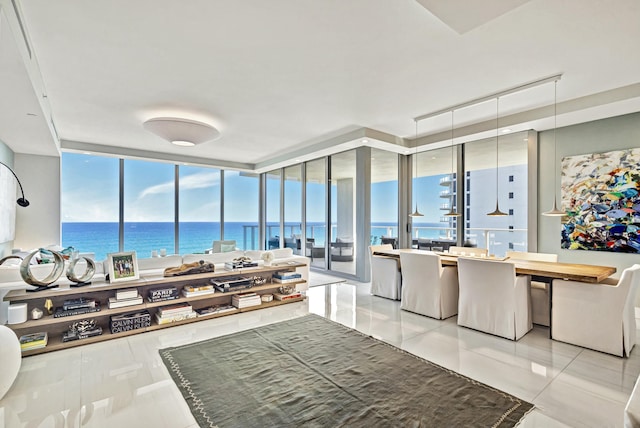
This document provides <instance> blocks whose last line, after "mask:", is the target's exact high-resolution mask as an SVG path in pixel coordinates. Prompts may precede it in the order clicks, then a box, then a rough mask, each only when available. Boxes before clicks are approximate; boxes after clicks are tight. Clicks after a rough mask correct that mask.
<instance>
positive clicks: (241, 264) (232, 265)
mask: <svg viewBox="0 0 640 428" xmlns="http://www.w3.org/2000/svg"><path fill="white" fill-rule="evenodd" d="M257 266H258V262H255V261H252V260H243V261H230V262H225V264H224V268H225V269H226V270H234V269H243V268H250V267H257Z"/></svg>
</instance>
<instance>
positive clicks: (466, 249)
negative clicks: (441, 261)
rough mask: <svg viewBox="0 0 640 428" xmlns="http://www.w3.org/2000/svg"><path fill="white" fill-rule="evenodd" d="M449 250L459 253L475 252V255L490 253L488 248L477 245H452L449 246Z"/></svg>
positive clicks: (468, 253)
mask: <svg viewBox="0 0 640 428" xmlns="http://www.w3.org/2000/svg"><path fill="white" fill-rule="evenodd" d="M449 252H450V253H458V254H462V253H464V254H467V255H470V254H473V255H475V256H481V255H483V254H484V255H485V256H486V255H487V254H488V253H489V250H487V249H486V248H476V247H456V246H451V247H449Z"/></svg>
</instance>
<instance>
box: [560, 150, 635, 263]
mask: <svg viewBox="0 0 640 428" xmlns="http://www.w3.org/2000/svg"><path fill="white" fill-rule="evenodd" d="M561 183H562V207H563V208H564V209H565V210H566V212H567V215H566V216H565V217H563V228H562V248H568V249H571V250H592V251H613V252H620V253H639V254H640V196H639V194H640V149H628V150H618V151H612V152H606V153H592V154H587V155H578V156H570V157H565V158H563V159H562V182H561Z"/></svg>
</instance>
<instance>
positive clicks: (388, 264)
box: [369, 244, 402, 300]
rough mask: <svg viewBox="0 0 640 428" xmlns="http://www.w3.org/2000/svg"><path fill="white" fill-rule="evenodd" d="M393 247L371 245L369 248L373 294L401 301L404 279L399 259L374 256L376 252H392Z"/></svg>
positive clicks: (389, 245) (388, 245)
mask: <svg viewBox="0 0 640 428" xmlns="http://www.w3.org/2000/svg"><path fill="white" fill-rule="evenodd" d="M392 249H393V245H391V244H382V245H371V246H370V247H369V263H370V265H371V294H373V295H374V296H379V297H386V298H387V299H392V300H400V296H401V287H402V277H401V274H400V267H399V265H398V259H396V258H393V257H388V256H378V255H375V256H374V255H373V253H374V252H375V251H379V250H392Z"/></svg>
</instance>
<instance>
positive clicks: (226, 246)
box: [212, 239, 236, 253]
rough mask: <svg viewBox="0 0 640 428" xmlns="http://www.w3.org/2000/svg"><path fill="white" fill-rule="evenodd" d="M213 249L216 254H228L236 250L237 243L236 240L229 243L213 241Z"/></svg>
mask: <svg viewBox="0 0 640 428" xmlns="http://www.w3.org/2000/svg"><path fill="white" fill-rule="evenodd" d="M212 247H213V250H212V251H213V252H214V253H228V252H229V251H235V250H236V241H235V239H234V240H229V241H213V245H212Z"/></svg>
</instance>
